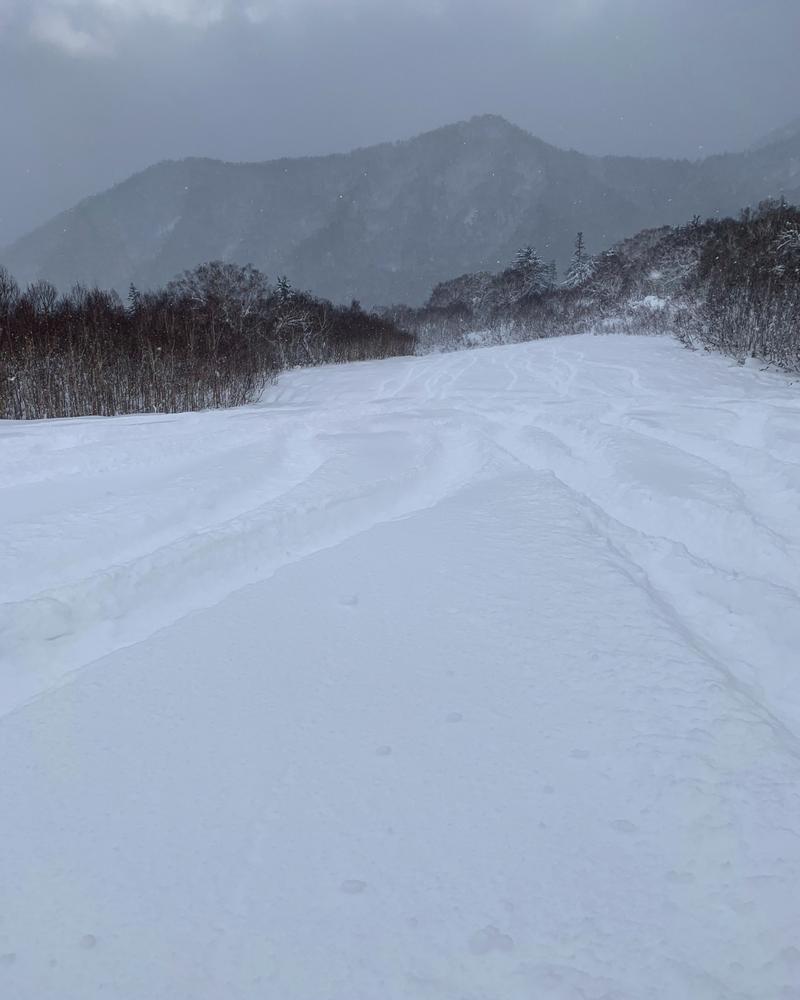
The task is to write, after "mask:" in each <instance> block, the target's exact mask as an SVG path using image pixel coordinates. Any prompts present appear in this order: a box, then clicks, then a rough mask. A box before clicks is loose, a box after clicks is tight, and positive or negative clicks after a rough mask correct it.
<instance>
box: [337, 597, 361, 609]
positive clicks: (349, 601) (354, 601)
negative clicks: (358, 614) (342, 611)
mask: <svg viewBox="0 0 800 1000" xmlns="http://www.w3.org/2000/svg"><path fill="white" fill-rule="evenodd" d="M339 603H340V604H341V605H342V606H343V607H345V608H357V607H358V594H347V595H346V596H345V597H340V598H339Z"/></svg>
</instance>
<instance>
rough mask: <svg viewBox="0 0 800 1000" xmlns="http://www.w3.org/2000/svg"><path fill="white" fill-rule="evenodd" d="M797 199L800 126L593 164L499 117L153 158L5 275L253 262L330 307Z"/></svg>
mask: <svg viewBox="0 0 800 1000" xmlns="http://www.w3.org/2000/svg"><path fill="white" fill-rule="evenodd" d="M778 195H785V196H786V197H787V198H788V199H789V200H790V201H791V200H800V128H798V126H797V124H795V125H794V126H789V127H787V128H786V129H782V130H779V131H778V132H777V133H775V134H774V135H773V136H772V137H769V138H768V139H766V140H765V141H764V142H762V143H760V144H758V145H757V146H755V147H753V148H752V149H750V150H748V151H746V152H743V153H736V154H727V155H722V156H714V157H710V158H708V159H706V160H702V161H694V162H693V161H689V160H660V159H636V158H632V157H593V156H587V155H585V154H582V153H578V152H574V151H566V150H562V149H559V148H557V147H555V146H552V145H549V144H547V143H545V142H543V141H542V140H540V139H538V138H536V137H535V136H533V135H531V134H530V133H528V132H525V131H524V130H522V129H520V128H518V127H516V126H514V125H512V124H510V123H509V122H508V121H506V120H505V119H503V118H501V117H498V116H495V115H484V116H480V117H476V118H473V119H471V120H469V121H467V122H460V123H457V124H454V125H448V126H445V127H444V128H439V129H436V130H434V131H431V132H427V133H424V134H422V135H420V136H417V137H416V138H413V139H410V140H406V141H403V142H397V143H386V144H381V145H377V146H372V147H368V148H364V149H358V150H355V151H353V152H352V153H348V154H337V155H332V156H324V157H308V158H300V159H283V160H273V161H269V162H265V163H246V164H245V163H243V164H239V163H224V162H221V161H218V160H210V159H187V160H182V161H170V162H164V163H160V164H158V165H156V166H153V167H151V168H149V169H147V170H145V171H143V172H141V173H138V174H135V175H134V176H132V177H131V178H129V179H128V180H126V181H124V182H123V183H121V184H118V185H116V186H115V187H113V188H111V189H110V190H108V191H106V192H104V193H102V194H99V195H97V196H95V197H92V198H89V199H86V200H85V201H83V202H81V203H80V204H78V205H77V206H75V207H74V208H73V209H71V210H69V211H67V212H64V213H62V214H61V215H59V216H57V217H56V218H54V219H53V220H52V221H51V222H49V223H47V224H45V225H44V226H42V227H40V228H38V229H37V230H35V231H34V232H33V233H31V234H30V235H28V236H26V237H24V238H22V239H21V240H19V241H17V242H16V243H15V244H14V245H13V246H12V247H10V248H9V249H8V250H7V251H6V252H4V253H3V254H2V255H0V262H2V263H3V264H5V265H6V266H7V267H8V268H9V270H10V271H11V272H12V273H13V274H14V275H15V276H16V277H17V278H18V279H19V280H20V281H23V282H27V281H33V280H36V279H39V278H44V279H47V280H49V281H52V282H54V283H55V284H56V285H57V286H59V287H60V288H65V287H68V286H69V285H71V284H73V283H74V282H78V281H79V282H83V283H87V284H98V285H100V286H102V287H114V288H117V289H118V290H120V291H121V292H124V291H126V290H127V288H128V286H129V285H130V284H131V283H134V284H136V285H137V286H139V287H149V286H154V285H159V284H163V283H164V282H166V281H168V280H169V279H170V278H171V277H173V276H174V275H175V274H176V273H178V272H180V271H182V270H183V269H185V268H189V267H192V266H194V265H195V264H197V263H199V262H201V261H205V260H210V259H223V260H230V261H235V262H239V263H248V262H249V263H253V264H255V265H256V266H257V267H259V268H260V269H262V270H264V271H265V272H266V273H267V274H268V275H269V276H270V277H271V278H272V279H274V278H275V277H276V276H277V275H278V274H284V273H285V274H287V275H288V276H289V278H290V280H291V281H292V283H293V284H295V285H297V286H302V287H307V288H311V289H313V290H314V291H315V292H316V293H317V294H320V295H324V296H327V297H329V298H331V299H333V300H335V301H346V300H348V299H350V298H353V297H357V298H359V299H361V300H362V301H363V302H365V303H367V304H376V303H390V302H399V301H404V302H408V303H412V304H414V303H418V302H421V301H422V300H424V299H425V298H426V297H427V295H428V294H429V292H430V290H431V288H432V287H433V285H435V284H436V283H437V282H439V281H442V280H445V279H448V278H452V277H453V276H455V275H457V274H461V273H463V272H468V271H478V270H497V269H498V268H499V267H502V266H505V265H506V264H507V263H508V262H509V260H510V258H511V257H512V256H513V254H514V252H515V250H517V249H518V248H519V247H520V246H521V245H524V244H528V243H531V244H533V245H534V246H536V247H537V248H538V249H539V251H540V252H541V253H542V255H543V256H545V257H546V258H553V259H556V260H557V261H558V262H559V263H560V264H561V265H562V266H563V265H564V264H565V262H566V261H567V259H568V257H569V253H570V250H571V246H572V242H573V239H574V236H575V232H576V231H577V230H582V231H583V232H584V233H585V236H586V241H587V244H588V246H589V249H590V250H593V251H598V250H601V249H603V248H605V247H607V246H609V245H610V244H612V243H614V242H616V241H618V240H620V239H622V238H624V237H626V236H629V235H631V234H633V233H635V232H637V231H638V230H640V229H643V228H646V227H649V226H657V225H662V224H675V223H679V222H682V221H685V220H688V219H689V218H691V217H692V216H693V215H694V214H699V215H701V216H703V217H706V216H711V215H715V214H729V213H733V212H736V211H737V210H738V209H739V208H741V207H742V206H744V205H748V204H754V203H756V202H758V201H759V200H761V199H762V198H765V197H768V196H778Z"/></svg>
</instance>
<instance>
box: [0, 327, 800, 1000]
mask: <svg viewBox="0 0 800 1000" xmlns="http://www.w3.org/2000/svg"><path fill="white" fill-rule="evenodd" d="M0 486H2V489H1V490H0V560H2V563H1V565H2V570H1V574H0V602H2V603H0V699H2V702H1V703H0V709H2V717H0V761H2V766H1V767H0V803H2V821H1V825H0V837H1V838H2V839H1V840H0V997H1V998H3V1000H99V998H104V1000H108V998H111V1000H405V998H413V1000H417V998H419V1000H440V998H441V1000H601V998H603V1000H612V998H613V1000H652V998H659V1000H744V998H753V1000H773V998H774V1000H791V998H795V1000H797V998H800V670H799V669H798V667H799V666H800V386H798V385H797V384H794V385H793V384H791V383H790V382H789V380H788V379H786V378H785V377H782V376H779V375H774V374H766V373H761V372H759V371H757V370H755V369H748V368H739V367H736V366H735V365H733V364H731V362H730V361H728V360H725V359H723V358H720V357H712V356H700V355H692V354H690V353H688V352H686V351H685V350H683V349H682V348H681V347H680V346H678V345H677V344H675V343H673V342H671V341H669V340H657V339H645V338H621V337H597V338H591V337H580V338H569V339H563V340H557V341H540V342H538V343H532V344H522V345H515V346H510V347H501V348H493V349H487V350H479V351H472V352H465V353H459V354H451V355H443V356H434V357H427V358H409V359H398V360H393V361H385V362H375V363H366V364H360V365H351V366H346V367H341V368H327V369H320V370H314V371H299V372H295V373H291V374H288V375H286V376H284V377H282V378H281V380H280V382H279V383H278V384H277V385H276V386H274V387H272V388H270V389H269V390H268V392H267V394H266V396H265V398H264V400H263V402H262V403H261V404H260V405H258V406H252V407H247V408H244V409H241V410H236V411H227V412H212V413H203V414H184V415H179V416H139V417H122V418H118V419H114V420H108V419H85V420H71V421H54V422H50V423H28V424H22V423H20V424H14V423H0Z"/></svg>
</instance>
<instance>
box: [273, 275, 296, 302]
mask: <svg viewBox="0 0 800 1000" xmlns="http://www.w3.org/2000/svg"><path fill="white" fill-rule="evenodd" d="M277 287H278V298H279V299H280V301H281V302H288V301H289V299H290V298H291V297H292V294H293V292H292V286H291V283H290V281H289V279H288V278H287V277H286V275H285V274H282V275H281V276H280V277H279V278H278V286H277Z"/></svg>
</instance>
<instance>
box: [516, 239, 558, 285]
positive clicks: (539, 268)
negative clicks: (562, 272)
mask: <svg viewBox="0 0 800 1000" xmlns="http://www.w3.org/2000/svg"><path fill="white" fill-rule="evenodd" d="M511 270H512V272H513V273H514V274H515V275H516V276H517V277H518V278H519V279H520V284H521V289H520V291H521V294H522V295H541V293H542V292H544V291H546V290H547V288H548V286H549V266H548V265H547V264H545V262H544V261H543V260H542V258H541V257H540V256H539V254H538V253H537V252H536V250H534V248H533V247H532V246H525V247H522V249H520V250H518V251H517V253H516V255H515V257H514V264H513V265H512V268H511Z"/></svg>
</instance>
